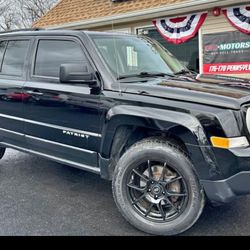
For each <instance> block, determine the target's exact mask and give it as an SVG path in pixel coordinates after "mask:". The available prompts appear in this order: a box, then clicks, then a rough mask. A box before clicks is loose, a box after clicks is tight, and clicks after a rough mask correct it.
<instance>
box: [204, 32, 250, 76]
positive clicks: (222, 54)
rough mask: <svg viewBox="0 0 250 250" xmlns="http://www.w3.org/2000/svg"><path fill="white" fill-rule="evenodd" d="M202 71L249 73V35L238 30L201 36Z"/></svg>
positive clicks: (210, 72) (208, 72)
mask: <svg viewBox="0 0 250 250" xmlns="http://www.w3.org/2000/svg"><path fill="white" fill-rule="evenodd" d="M203 44H204V47H203V73H206V74H248V73H250V36H249V35H246V34H244V33H242V32H239V31H232V32H223V33H217V34H207V35H204V36H203Z"/></svg>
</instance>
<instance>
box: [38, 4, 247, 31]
mask: <svg viewBox="0 0 250 250" xmlns="http://www.w3.org/2000/svg"><path fill="white" fill-rule="evenodd" d="M244 3H249V1H245V0H242V1H241V3H240V4H244ZM235 4H236V3H235V0H190V1H185V2H182V3H177V4H171V5H166V6H162V7H157V8H150V9H146V10H142V11H133V12H129V13H124V14H120V15H113V16H105V17H100V18H93V19H88V20H82V21H78V22H71V23H65V24H59V25H52V26H46V28H47V29H65V28H68V29H83V28H84V29H86V28H93V27H101V26H106V25H112V24H121V23H128V22H135V21H141V20H144V19H154V18H159V17H161V16H172V15H179V14H182V15H183V14H184V13H185V14H186V13H191V12H194V11H195V12H199V11H201V10H208V9H211V8H214V7H224V6H230V5H235ZM34 26H36V25H34ZM37 27H39V26H37Z"/></svg>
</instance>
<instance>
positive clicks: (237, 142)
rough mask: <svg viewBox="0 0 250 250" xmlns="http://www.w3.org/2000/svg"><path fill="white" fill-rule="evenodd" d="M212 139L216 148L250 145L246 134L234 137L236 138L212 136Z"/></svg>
mask: <svg viewBox="0 0 250 250" xmlns="http://www.w3.org/2000/svg"><path fill="white" fill-rule="evenodd" d="M210 140H211V142H212V145H213V146H214V147H216V148H227V149H229V148H242V147H248V146H249V142H248V140H247V138H246V137H245V136H242V137H234V138H225V137H216V136H212V137H211V138H210Z"/></svg>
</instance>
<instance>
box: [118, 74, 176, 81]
mask: <svg viewBox="0 0 250 250" xmlns="http://www.w3.org/2000/svg"><path fill="white" fill-rule="evenodd" d="M154 76H162V77H164V76H170V77H174V75H173V74H171V73H163V72H140V73H139V74H131V75H122V76H119V77H118V78H117V80H122V79H126V78H131V77H154Z"/></svg>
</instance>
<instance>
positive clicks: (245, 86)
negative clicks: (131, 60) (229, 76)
mask: <svg viewBox="0 0 250 250" xmlns="http://www.w3.org/2000/svg"><path fill="white" fill-rule="evenodd" d="M121 86H122V91H123V92H126V93H133V94H140V95H145V96H155V97H160V98H167V99H174V100H181V101H186V102H187V101H188V102H194V103H200V104H206V105H213V106H219V107H225V108H231V109H240V107H241V105H243V104H245V103H247V102H250V83H237V82H234V81H231V82H230V81H224V82H221V83H214V82H201V81H198V80H195V79H190V78H185V77H183V79H179V78H176V79H175V78H174V79H173V78H171V79H162V78H157V79H149V80H148V79H142V80H141V82H138V80H137V81H134V82H133V81H132V80H131V82H128V83H122V84H121Z"/></svg>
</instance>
